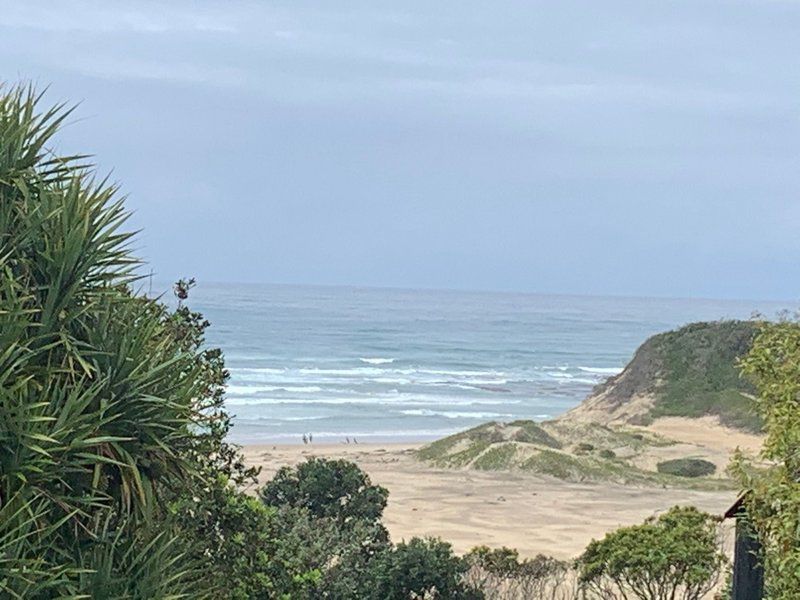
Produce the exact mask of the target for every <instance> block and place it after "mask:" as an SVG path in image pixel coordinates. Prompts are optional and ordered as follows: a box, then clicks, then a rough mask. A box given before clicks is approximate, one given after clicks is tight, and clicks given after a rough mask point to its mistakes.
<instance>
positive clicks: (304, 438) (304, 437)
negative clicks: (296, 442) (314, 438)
mask: <svg viewBox="0 0 800 600" xmlns="http://www.w3.org/2000/svg"><path fill="white" fill-rule="evenodd" d="M303 443H304V444H307V443H308V438H307V437H306V434H305V433H304V434H303Z"/></svg>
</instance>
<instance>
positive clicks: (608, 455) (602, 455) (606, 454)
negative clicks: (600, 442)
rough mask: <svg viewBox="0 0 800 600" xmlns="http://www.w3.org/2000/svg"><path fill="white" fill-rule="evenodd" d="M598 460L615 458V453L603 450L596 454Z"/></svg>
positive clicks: (606, 449)
mask: <svg viewBox="0 0 800 600" xmlns="http://www.w3.org/2000/svg"><path fill="white" fill-rule="evenodd" d="M597 455H598V456H599V457H600V458H606V459H609V460H610V459H612V458H616V457H617V453H616V452H614V451H613V450H609V449H608V448H603V449H602V450H600V452H598V453H597Z"/></svg>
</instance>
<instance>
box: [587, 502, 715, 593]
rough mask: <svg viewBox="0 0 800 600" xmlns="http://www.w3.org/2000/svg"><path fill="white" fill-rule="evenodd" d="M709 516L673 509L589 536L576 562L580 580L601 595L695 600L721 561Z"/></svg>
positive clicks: (711, 581)
mask: <svg viewBox="0 0 800 600" xmlns="http://www.w3.org/2000/svg"><path fill="white" fill-rule="evenodd" d="M725 562H726V558H725V555H724V554H723V553H722V552H721V550H720V540H719V533H718V529H717V523H716V521H715V519H714V518H713V517H712V516H711V515H708V514H706V513H702V512H700V511H698V510H697V509H696V508H692V507H687V508H681V507H674V508H672V509H670V510H669V511H668V512H667V513H665V514H663V515H661V516H660V517H658V519H655V518H651V519H648V520H647V521H645V522H644V523H643V524H642V525H634V526H632V527H623V528H621V529H618V530H616V531H614V532H612V533H609V534H607V535H606V536H605V538H603V539H602V540H599V541H598V540H593V541H592V542H591V543H590V544H589V546H588V547H587V548H586V551H585V552H584V553H583V555H582V556H581V557H580V558H579V559H578V561H577V567H578V569H579V571H580V582H581V584H582V585H583V586H584V587H585V588H587V589H588V590H591V591H592V592H594V593H596V594H598V595H599V596H600V597H602V598H608V599H611V598H618V597H622V598H639V599H641V600H672V599H674V598H684V599H685V600H699V599H700V598H702V597H703V596H704V595H705V594H707V593H708V592H709V591H710V590H711V589H713V587H714V586H715V585H716V583H717V582H718V579H719V576H720V573H721V571H722V569H723V567H724V565H725Z"/></svg>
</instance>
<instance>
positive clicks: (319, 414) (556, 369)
mask: <svg viewBox="0 0 800 600" xmlns="http://www.w3.org/2000/svg"><path fill="white" fill-rule="evenodd" d="M189 305H190V306H191V307H192V308H193V309H194V310H200V311H201V312H203V313H204V314H205V315H206V317H207V318H208V319H209V320H210V321H211V323H212V327H211V328H210V329H209V331H208V335H207V339H208V342H209V344H210V345H213V346H219V347H221V348H222V349H223V351H224V353H225V357H226V364H227V366H228V368H229V370H230V373H231V378H230V382H229V386H228V391H227V399H226V405H227V408H228V409H229V411H230V412H231V413H232V414H234V415H235V418H234V424H235V425H234V428H233V430H232V433H231V438H232V441H235V442H238V443H298V442H301V439H302V436H303V434H311V435H312V436H313V439H314V441H336V442H338V441H344V440H345V439H346V438H349V439H350V440H351V441H353V440H356V441H364V442H367V441H381V442H384V441H401V440H403V441H408V440H415V441H417V440H428V439H432V438H437V437H441V436H444V435H447V434H450V433H453V432H455V431H459V430H462V429H465V428H468V427H473V426H475V425H478V424H480V423H483V422H486V421H491V420H502V421H510V420H514V419H535V420H544V419H550V418H552V417H555V416H557V415H559V414H561V413H563V412H565V411H566V410H568V409H570V408H572V407H573V406H575V405H577V404H578V403H579V402H580V401H581V400H582V399H583V398H585V397H586V395H587V394H588V393H589V392H590V390H591V389H592V387H593V386H594V385H596V384H597V383H599V382H601V381H602V380H603V379H604V378H606V377H609V376H611V375H613V374H615V373H618V372H619V371H620V370H621V369H622V368H623V367H624V366H625V364H626V363H627V362H628V360H629V359H630V358H631V356H632V354H633V352H634V351H635V350H636V348H637V347H638V346H639V345H640V344H641V343H642V342H644V340H645V339H646V338H647V337H649V336H650V335H652V334H654V333H658V332H660V331H665V330H668V329H672V328H674V327H677V326H680V325H683V324H685V323H689V322H692V321H698V320H714V319H722V318H749V317H750V316H751V315H752V314H753V313H754V311H758V312H761V313H763V314H764V315H767V316H771V315H774V314H776V313H777V311H779V310H780V309H782V308H791V306H790V305H787V304H778V303H774V302H756V301H730V300H688V299H656V298H612V297H588V296H555V295H536V294H513V293H486V292H462V291H430V290H401V289H374V288H356V287H321V286H320V287H315V286H288V285H243V284H213V285H210V284H200V285H198V287H196V288H195V289H193V290H192V292H191V295H190V298H189Z"/></svg>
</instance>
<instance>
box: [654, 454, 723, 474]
mask: <svg viewBox="0 0 800 600" xmlns="http://www.w3.org/2000/svg"><path fill="white" fill-rule="evenodd" d="M656 468H657V470H658V472H659V473H664V474H666V475H677V476H678V477H706V476H708V475H713V474H714V473H715V472H716V470H717V466H716V465H715V464H714V463H712V462H710V461H708V460H703V459H702V458H675V459H672V460H665V461H664V462H660V463H658V465H657V466H656Z"/></svg>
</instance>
